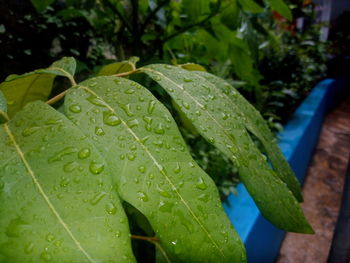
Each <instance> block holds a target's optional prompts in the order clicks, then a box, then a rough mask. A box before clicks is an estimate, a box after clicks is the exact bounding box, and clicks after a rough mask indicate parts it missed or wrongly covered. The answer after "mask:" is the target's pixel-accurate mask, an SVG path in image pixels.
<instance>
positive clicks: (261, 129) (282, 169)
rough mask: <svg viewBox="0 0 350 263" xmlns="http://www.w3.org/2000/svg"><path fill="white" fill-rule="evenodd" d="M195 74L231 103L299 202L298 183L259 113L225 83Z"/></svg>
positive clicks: (218, 79) (215, 78) (299, 189)
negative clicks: (218, 90) (215, 88)
mask: <svg viewBox="0 0 350 263" xmlns="http://www.w3.org/2000/svg"><path fill="white" fill-rule="evenodd" d="M196 74H198V75H200V76H202V77H204V78H205V79H206V80H208V81H210V82H211V83H212V84H214V85H215V86H216V87H217V88H218V89H220V91H221V92H223V93H224V94H226V95H227V97H228V98H229V99H230V100H231V101H232V104H233V105H234V106H235V111H236V112H237V113H239V114H240V115H241V116H240V119H239V121H240V122H241V124H242V125H243V126H245V128H247V129H248V130H249V131H250V132H251V133H252V134H254V135H255V136H256V137H257V138H258V139H259V140H260V141H261V143H262V144H263V146H264V148H265V150H266V152H267V154H268V157H269V159H270V161H271V164H272V166H273V168H274V169H275V170H276V172H277V175H278V176H279V177H280V179H281V180H282V181H283V182H284V183H286V184H287V186H288V188H289V189H290V190H291V191H292V193H293V194H294V196H295V198H296V199H297V200H298V201H300V202H301V201H302V200H303V197H302V193H301V187H300V184H299V181H298V179H297V178H296V177H295V176H294V174H293V171H292V169H291V168H290V166H289V164H288V162H287V161H286V159H285V158H284V156H283V154H282V152H281V150H280V148H279V147H278V144H277V143H276V138H275V136H274V135H273V134H272V133H271V131H270V129H269V127H268V125H267V123H266V122H265V120H264V119H263V117H262V116H261V115H260V113H259V112H258V111H257V110H256V109H255V108H254V107H253V106H252V105H251V104H250V103H249V102H248V101H247V100H246V99H245V98H244V97H243V96H242V95H241V94H239V93H238V92H237V90H236V89H235V88H234V87H232V86H231V85H230V84H229V83H228V82H227V81H225V80H223V79H221V78H219V77H216V76H214V75H212V74H210V73H207V72H200V71H198V72H196Z"/></svg>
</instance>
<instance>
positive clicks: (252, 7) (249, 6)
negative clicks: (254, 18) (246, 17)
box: [238, 0, 264, 14]
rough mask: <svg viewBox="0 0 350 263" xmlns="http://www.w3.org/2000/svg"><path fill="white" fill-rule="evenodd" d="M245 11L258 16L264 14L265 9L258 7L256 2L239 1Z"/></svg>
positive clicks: (250, 0) (251, 0)
mask: <svg viewBox="0 0 350 263" xmlns="http://www.w3.org/2000/svg"><path fill="white" fill-rule="evenodd" d="M238 1H239V4H240V5H241V6H242V8H243V10H244V11H247V12H250V13H253V14H256V13H261V12H264V8H262V7H261V6H260V5H258V4H257V3H256V2H255V1H254V0H238Z"/></svg>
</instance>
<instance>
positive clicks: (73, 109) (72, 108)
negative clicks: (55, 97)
mask: <svg viewBox="0 0 350 263" xmlns="http://www.w3.org/2000/svg"><path fill="white" fill-rule="evenodd" d="M69 110H70V111H71V112H73V113H79V112H81V107H80V106H79V105H78V104H73V105H70V106H69Z"/></svg>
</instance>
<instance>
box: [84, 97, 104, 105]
mask: <svg viewBox="0 0 350 263" xmlns="http://www.w3.org/2000/svg"><path fill="white" fill-rule="evenodd" d="M87 100H88V101H89V102H91V103H92V104H94V105H96V106H100V107H105V106H106V103H105V102H104V101H103V100H102V99H100V98H98V97H96V96H94V95H91V96H90V97H88V98H87Z"/></svg>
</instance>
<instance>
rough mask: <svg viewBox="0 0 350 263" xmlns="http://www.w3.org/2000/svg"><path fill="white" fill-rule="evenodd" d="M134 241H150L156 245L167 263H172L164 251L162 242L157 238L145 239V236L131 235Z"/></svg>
mask: <svg viewBox="0 0 350 263" xmlns="http://www.w3.org/2000/svg"><path fill="white" fill-rule="evenodd" d="M130 237H131V238H132V239H136V240H142V241H148V242H150V243H152V244H154V245H155V246H156V247H157V248H158V249H159V251H160V252H161V253H162V255H163V257H164V259H165V261H166V262H167V263H171V261H170V259H169V257H168V255H167V254H166V252H165V250H164V249H163V247H162V246H161V245H160V242H159V241H160V240H159V239H158V238H157V237H145V236H138V235H131V236H130Z"/></svg>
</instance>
